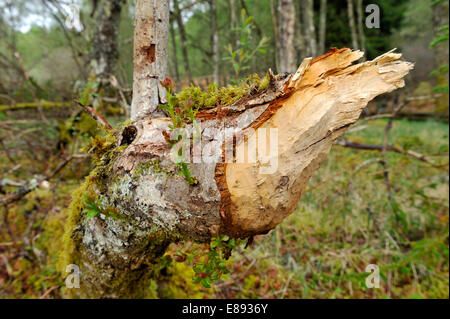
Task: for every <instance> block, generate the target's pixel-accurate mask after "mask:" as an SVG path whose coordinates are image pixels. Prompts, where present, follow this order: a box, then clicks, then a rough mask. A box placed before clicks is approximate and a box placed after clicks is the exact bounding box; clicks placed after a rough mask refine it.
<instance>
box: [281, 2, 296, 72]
mask: <svg viewBox="0 0 450 319" xmlns="http://www.w3.org/2000/svg"><path fill="white" fill-rule="evenodd" d="M278 12H279V14H280V16H279V25H280V31H279V50H280V53H279V57H280V72H282V73H284V72H294V71H295V69H296V67H297V62H296V54H295V43H294V33H295V6H294V2H293V0H279V1H278Z"/></svg>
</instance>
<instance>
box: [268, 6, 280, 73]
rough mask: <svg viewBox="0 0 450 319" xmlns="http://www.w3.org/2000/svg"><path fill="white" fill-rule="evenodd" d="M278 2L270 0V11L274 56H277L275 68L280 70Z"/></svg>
mask: <svg viewBox="0 0 450 319" xmlns="http://www.w3.org/2000/svg"><path fill="white" fill-rule="evenodd" d="M277 8H278V3H277V0H270V13H271V17H272V26H273V45H274V57H275V61H274V62H275V69H276V70H277V72H280V49H279V48H280V45H279V43H278V41H279V40H280V38H279V36H278V9H277Z"/></svg>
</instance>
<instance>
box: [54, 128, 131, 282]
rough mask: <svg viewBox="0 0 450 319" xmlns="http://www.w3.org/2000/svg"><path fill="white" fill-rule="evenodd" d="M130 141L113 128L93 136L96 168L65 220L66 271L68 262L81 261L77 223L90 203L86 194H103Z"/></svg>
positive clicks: (62, 259) (62, 268)
mask: <svg viewBox="0 0 450 319" xmlns="http://www.w3.org/2000/svg"><path fill="white" fill-rule="evenodd" d="M125 147H126V145H123V146H117V143H116V136H115V134H114V133H113V132H110V131H105V135H104V136H96V137H93V138H91V141H90V143H89V144H88V146H87V149H88V151H89V153H91V154H92V155H93V163H94V165H95V168H94V169H93V170H92V171H91V173H90V174H89V176H87V177H86V178H85V182H84V183H83V184H82V185H81V186H80V187H79V188H78V189H77V190H76V191H74V192H73V194H72V200H71V203H70V205H69V207H68V208H67V211H66V213H65V214H66V216H67V219H66V220H65V223H64V235H63V236H62V243H61V246H59V248H61V250H62V251H61V254H60V258H59V263H58V269H59V270H60V271H61V272H62V273H63V274H66V273H65V269H66V267H67V265H70V264H77V262H78V258H79V256H78V250H77V246H78V242H79V240H80V238H77V235H76V227H77V226H78V225H79V224H80V220H81V218H82V215H83V214H82V213H83V210H84V208H85V205H86V201H85V199H86V197H87V198H91V199H94V200H95V201H97V200H98V199H99V196H101V195H100V194H102V193H104V192H105V191H106V189H105V187H107V186H106V185H107V183H106V181H107V179H108V178H110V176H111V175H112V174H111V170H112V166H113V164H114V162H115V160H116V159H117V157H118V156H119V155H120V154H121V153H122V151H123V149H124V148H125Z"/></svg>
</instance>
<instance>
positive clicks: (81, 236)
mask: <svg viewBox="0 0 450 319" xmlns="http://www.w3.org/2000/svg"><path fill="white" fill-rule="evenodd" d="M138 8H140V7H138ZM141 13H142V12H141ZM138 17H142V15H138ZM362 55H363V54H362V53H361V52H359V51H351V50H350V49H341V50H337V49H335V50H333V51H331V52H329V53H327V54H325V55H323V56H321V57H318V58H316V59H314V60H312V59H311V58H308V59H305V60H304V61H303V62H302V64H301V65H300V67H299V68H298V70H297V71H296V72H295V74H291V75H285V74H284V75H278V76H274V75H273V74H272V73H270V72H269V75H270V84H269V85H268V87H267V88H266V89H264V90H263V91H261V92H258V93H254V92H253V93H251V92H249V93H248V95H247V96H244V97H243V98H241V99H240V100H239V101H237V102H236V103H234V104H233V105H230V106H227V107H220V108H219V109H217V108H214V109H208V110H205V111H202V112H200V113H199V114H197V116H196V123H197V125H198V127H199V130H197V129H195V128H194V127H193V124H192V123H189V122H186V123H185V129H186V130H187V131H188V133H187V135H186V136H191V134H190V133H189V132H200V133H201V139H200V141H201V145H200V147H198V146H199V145H198V144H193V145H191V144H187V145H188V147H187V149H186V152H187V154H189V153H190V151H189V152H188V151H187V150H192V154H191V155H192V156H187V159H186V160H187V161H188V162H189V163H190V164H189V168H190V171H191V174H192V176H195V178H196V179H197V181H198V183H197V184H196V185H193V184H188V183H187V182H186V179H185V178H184V177H183V176H181V175H180V174H179V173H177V172H178V170H177V166H176V164H175V163H174V162H173V161H172V159H171V154H172V152H173V149H172V146H170V145H169V144H168V142H167V134H169V133H168V132H170V131H171V130H170V128H169V125H171V124H172V121H171V119H168V118H146V119H140V120H138V121H135V122H134V123H133V124H132V125H130V126H128V127H126V128H124V129H123V131H122V132H120V133H119V134H118V135H117V137H118V138H117V140H116V144H115V145H117V146H119V145H121V146H120V149H119V151H118V152H119V154H118V156H117V157H116V158H114V159H111V158H109V157H105V156H106V155H104V157H102V163H104V164H102V165H103V166H102V167H103V170H100V171H99V168H97V169H96V172H97V174H94V175H91V176H92V177H91V179H89V180H92V178H93V179H94V181H95V182H91V184H87V186H85V188H83V189H81V190H80V192H81V193H89V192H94V193H95V194H96V195H97V196H98V197H100V198H102V205H103V207H114V209H115V210H116V211H117V212H120V214H121V215H123V216H125V218H124V219H113V218H104V216H103V217H102V216H99V217H94V218H90V219H88V218H86V217H85V216H84V215H83V214H82V211H83V207H82V205H79V206H76V205H72V206H73V207H72V208H73V211H74V212H75V213H74V214H75V215H72V217H71V220H72V221H75V223H74V224H75V226H74V227H73V228H69V229H68V231H67V232H66V237H67V238H71V239H72V241H71V246H70V247H69V249H68V251H69V253H70V254H69V255H72V256H73V255H75V257H72V258H67V262H68V263H78V265H79V266H80V268H81V272H82V274H83V277H82V279H81V288H80V289H79V291H77V292H76V293H78V294H79V295H80V296H81V297H140V296H143V295H144V292H143V291H144V289H143V288H145V285H146V279H148V278H150V277H151V276H152V274H153V273H154V272H155V271H156V270H157V269H158V266H157V260H158V259H157V258H158V256H161V255H162V254H163V253H164V250H165V248H166V247H167V245H168V244H169V243H171V242H173V241H176V240H180V239H183V240H193V241H196V242H207V241H209V240H210V239H211V236H212V234H213V233H214V232H217V231H218V232H220V233H222V234H226V235H229V236H231V237H234V238H246V237H250V236H253V235H257V234H265V233H267V232H269V231H270V230H271V229H273V228H274V227H276V226H277V225H278V224H279V223H280V222H281V221H282V220H283V219H284V218H285V217H286V216H288V215H289V214H291V213H292V212H293V211H294V209H295V207H296V205H297V202H298V200H299V199H300V197H301V196H302V194H303V193H304V191H305V188H306V185H307V182H308V180H309V178H310V177H311V175H312V174H313V172H314V171H315V170H317V169H318V167H319V165H320V163H321V162H322V161H323V160H324V159H325V157H326V155H327V153H328V152H329V150H330V148H331V146H332V144H333V143H334V141H335V140H336V139H337V138H338V137H339V136H341V135H342V134H343V133H344V132H345V130H346V129H347V128H348V127H349V126H350V125H351V124H352V123H354V122H355V121H356V120H357V119H358V117H359V115H360V113H361V111H362V109H363V108H364V107H365V106H366V105H367V103H368V102H369V101H370V100H372V99H373V98H374V97H375V96H377V95H379V94H382V93H386V92H390V91H393V90H395V89H397V88H400V87H403V85H404V82H403V78H404V77H405V76H406V74H407V73H408V72H409V70H410V69H411V68H412V64H410V63H408V62H404V61H400V60H399V59H400V57H401V55H400V54H395V53H392V52H389V53H386V54H384V55H382V56H380V57H378V58H376V59H375V60H373V61H369V62H364V63H360V64H353V63H354V62H355V61H357V60H358V59H360V58H361V57H362ZM219 111H220V112H219ZM219 114H220V116H219ZM271 129H272V130H271ZM230 130H231V134H228V133H230ZM130 132H134V133H133V134H131V133H130ZM268 132H270V138H269V140H270V142H269V143H268V142H267V140H266V139H265V137H267V133H268ZM275 134H276V135H275ZM244 135H247V139H245V138H244ZM233 141H235V142H233ZM196 143H198V141H197V142H196ZM230 145H231V146H232V147H231V148H230ZM233 145H235V147H234V146H233ZM249 145H250V146H251V145H254V146H255V147H256V149H255V154H256V153H257V154H263V155H267V146H268V145H269V146H272V147H273V150H276V151H277V152H276V153H277V154H272V153H271V156H269V157H267V158H266V157H264V158H263V157H260V155H258V160H254V161H253V160H251V156H250V154H251V152H252V150H253V148H249ZM244 149H247V153H246V152H242V150H244ZM199 150H201V153H199V152H198V151H199ZM175 153H177V154H179V153H178V152H177V150H176V149H175ZM183 154H185V155H186V153H185V150H183ZM274 161H276V162H277V165H272V164H274ZM89 187H91V188H93V189H89Z"/></svg>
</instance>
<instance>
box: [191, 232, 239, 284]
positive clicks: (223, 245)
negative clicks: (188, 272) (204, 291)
mask: <svg viewBox="0 0 450 319" xmlns="http://www.w3.org/2000/svg"><path fill="white" fill-rule="evenodd" d="M236 245H237V242H236V239H234V238H231V239H230V238H228V236H223V235H220V234H219V235H217V236H215V237H213V238H212V239H211V242H210V244H209V246H204V247H203V249H204V251H206V254H205V255H204V256H203V257H202V258H201V259H202V260H201V261H202V262H200V263H196V264H194V266H193V269H194V272H195V277H194V279H193V282H194V283H200V282H201V284H202V285H203V286H204V287H206V288H210V287H211V284H212V283H213V282H214V281H217V280H219V279H220V278H221V276H222V275H224V274H228V273H229V272H230V271H229V270H228V268H227V265H226V263H225V261H226V260H227V259H228V258H229V257H230V255H231V251H232V250H233V248H235V247H236Z"/></svg>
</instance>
